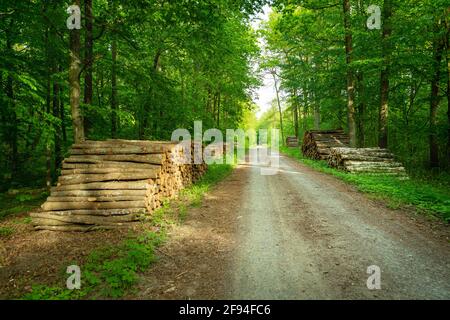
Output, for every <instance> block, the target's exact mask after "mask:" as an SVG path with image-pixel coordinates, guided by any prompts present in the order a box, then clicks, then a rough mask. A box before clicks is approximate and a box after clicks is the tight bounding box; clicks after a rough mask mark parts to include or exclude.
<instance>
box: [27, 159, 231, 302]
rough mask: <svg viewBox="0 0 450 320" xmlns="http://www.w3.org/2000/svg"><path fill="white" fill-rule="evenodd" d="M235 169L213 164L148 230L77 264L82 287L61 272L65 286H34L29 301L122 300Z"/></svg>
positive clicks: (160, 212) (158, 214) (167, 205)
mask: <svg viewBox="0 0 450 320" xmlns="http://www.w3.org/2000/svg"><path fill="white" fill-rule="evenodd" d="M232 170H233V167H232V166H230V165H211V166H209V167H208V171H207V172H206V174H205V175H204V176H203V177H202V178H201V180H199V181H198V182H197V183H195V184H194V185H192V186H191V187H189V188H186V189H184V190H183V191H182V192H181V193H180V196H179V198H178V199H175V200H171V201H167V202H166V203H165V204H164V205H163V207H161V208H160V209H158V210H156V211H155V212H154V213H153V214H152V219H151V221H143V223H144V224H145V231H143V232H140V233H131V234H130V235H129V236H128V239H126V240H125V241H123V242H122V243H120V244H119V245H116V246H106V247H103V248H101V249H98V250H95V251H92V252H91V253H90V254H89V255H88V257H87V259H86V262H85V263H84V264H80V263H79V262H78V263H77V262H76V261H75V262H73V263H72V264H73V265H79V266H80V268H81V288H80V289H79V290H69V289H67V288H66V287H65V286H64V284H65V279H67V277H68V276H69V275H68V274H66V273H65V270H61V284H60V285H55V286H46V285H36V284H35V285H33V286H32V291H31V293H28V294H26V295H25V296H23V297H22V298H23V299H26V300H69V299H98V298H120V297H123V296H124V295H125V294H126V293H127V292H130V291H131V290H132V289H133V286H134V285H135V284H136V283H137V281H138V274H139V273H140V272H143V271H144V270H146V269H148V268H149V267H150V266H151V265H152V263H154V262H155V261H156V260H157V257H156V255H155V250H156V248H158V247H159V246H160V245H161V244H162V243H164V241H165V240H166V231H167V229H168V227H169V226H170V225H172V224H174V223H180V222H182V221H184V219H185V218H186V216H187V211H188V208H189V207H192V206H198V205H200V204H201V202H202V200H203V197H204V194H205V193H206V192H208V191H209V190H210V188H211V187H212V186H214V185H215V184H217V183H218V182H219V181H221V180H222V179H224V178H225V177H227V176H228V175H229V174H230V173H231V171H232Z"/></svg>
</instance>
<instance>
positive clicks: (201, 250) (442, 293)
mask: <svg viewBox="0 0 450 320" xmlns="http://www.w3.org/2000/svg"><path fill="white" fill-rule="evenodd" d="M280 165H281V166H280V171H279V173H278V174H277V175H274V176H263V175H261V174H260V168H259V167H256V166H241V167H239V168H238V169H237V170H236V171H235V172H234V174H233V175H232V176H231V177H230V178H228V179H227V180H226V181H224V182H223V183H221V184H220V185H219V186H218V187H217V188H216V189H215V190H214V191H213V192H211V193H210V194H209V195H208V196H207V198H206V200H205V202H204V205H203V206H202V207H201V208H196V209H193V210H191V212H190V214H189V218H188V220H187V221H186V223H185V224H184V225H182V226H179V227H176V228H175V229H174V230H173V231H172V237H171V240H170V241H169V242H168V243H167V245H165V246H164V247H163V248H162V249H161V252H160V253H161V255H162V257H161V261H160V262H159V263H157V264H156V266H155V268H153V269H152V270H151V271H149V272H148V273H147V274H145V275H143V276H142V279H141V282H140V286H139V290H138V293H137V296H136V297H137V298H143V299H151V298H159V299H173V298H179V299H189V298H191V299H194V298H199V299H404V298H412V299H449V298H450V250H449V249H450V245H449V240H448V235H449V230H448V227H446V226H442V225H440V224H438V223H429V222H428V221H426V220H425V219H422V218H420V217H415V216H414V215H413V214H411V213H408V212H403V211H395V210H390V209H387V208H385V207H384V206H383V205H382V204H381V203H379V202H377V201H374V200H370V199H369V198H367V197H366V196H364V195H362V194H360V193H359V192H357V191H356V190H354V189H353V188H352V187H350V186H348V185H346V184H344V183H342V182H340V181H338V180H336V179H335V178H333V177H330V176H327V175H325V174H321V173H318V172H315V171H313V170H312V169H310V168H307V167H305V166H303V165H301V164H298V163H297V162H296V161H294V160H291V159H288V158H285V157H281V160H280ZM372 265H375V266H378V267H379V268H380V269H381V290H368V288H367V284H366V282H367V279H368V277H369V274H367V268H368V267H369V266H372ZM136 297H135V298H136Z"/></svg>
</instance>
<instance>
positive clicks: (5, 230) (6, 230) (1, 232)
mask: <svg viewBox="0 0 450 320" xmlns="http://www.w3.org/2000/svg"><path fill="white" fill-rule="evenodd" d="M13 233H14V229H13V228H10V227H0V238H6V237H9V236H10V235H12V234H13Z"/></svg>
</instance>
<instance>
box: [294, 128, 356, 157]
mask: <svg viewBox="0 0 450 320" xmlns="http://www.w3.org/2000/svg"><path fill="white" fill-rule="evenodd" d="M349 144H350V137H349V136H348V135H347V134H346V133H345V132H344V130H342V129H338V130H322V131H318V130H313V131H307V132H305V135H304V137H303V145H302V152H303V155H305V157H308V158H311V159H314V160H326V159H327V158H328V156H329V155H330V152H331V148H336V147H348V146H349Z"/></svg>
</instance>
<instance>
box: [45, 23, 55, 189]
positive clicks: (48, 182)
mask: <svg viewBox="0 0 450 320" xmlns="http://www.w3.org/2000/svg"><path fill="white" fill-rule="evenodd" d="M49 36H50V35H49V28H48V27H47V29H46V31H45V51H46V55H47V56H46V60H47V73H46V78H47V79H46V90H45V91H46V92H45V97H46V105H45V107H46V108H45V112H46V113H47V115H50V114H51V103H52V91H51V90H52V81H51V75H52V69H51V65H52V62H53V61H52V58H51V54H50V43H49V42H50V39H49ZM46 125H47V126H48V127H51V123H50V121H47V123H46ZM45 163H46V177H45V182H46V183H45V184H46V187H47V190H50V188H51V186H52V151H51V143H50V138H49V137H47V141H46V146H45Z"/></svg>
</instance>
